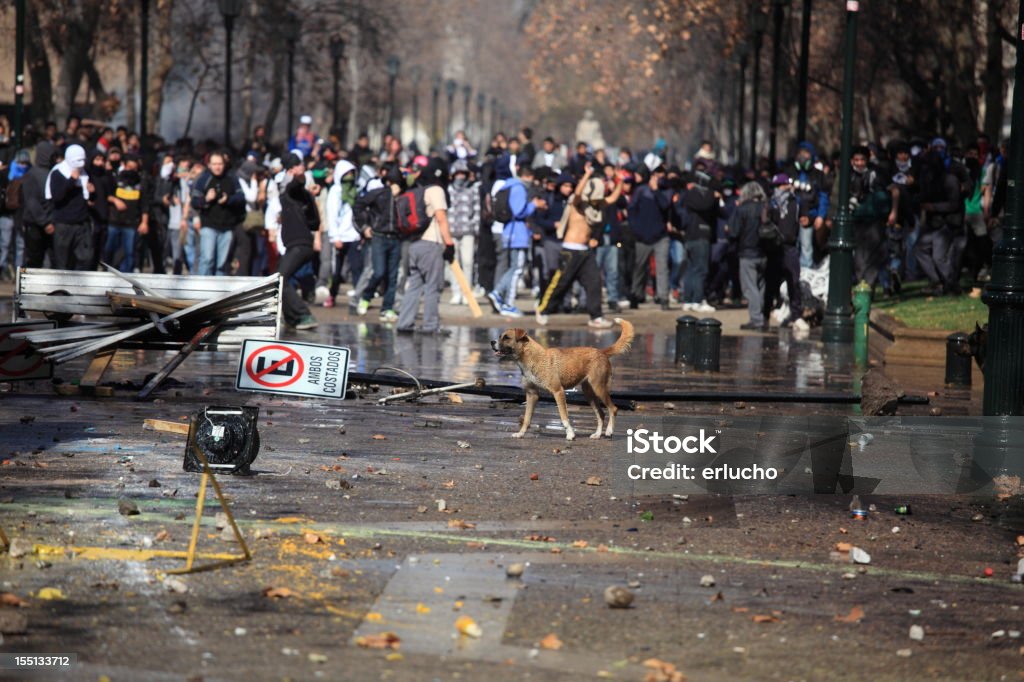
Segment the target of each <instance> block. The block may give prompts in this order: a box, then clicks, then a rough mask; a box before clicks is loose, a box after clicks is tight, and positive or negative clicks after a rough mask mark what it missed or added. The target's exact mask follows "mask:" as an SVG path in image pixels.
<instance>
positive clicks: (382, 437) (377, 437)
mask: <svg viewBox="0 0 1024 682" xmlns="http://www.w3.org/2000/svg"><path fill="white" fill-rule="evenodd" d="M373 439H374V440H387V439H388V437H387V436H385V435H384V434H383V433H375V434H373Z"/></svg>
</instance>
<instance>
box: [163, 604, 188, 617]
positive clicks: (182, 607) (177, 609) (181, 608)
mask: <svg viewBox="0 0 1024 682" xmlns="http://www.w3.org/2000/svg"><path fill="white" fill-rule="evenodd" d="M187 610H188V604H186V603H185V602H183V601H181V600H176V601H173V602H171V605H170V606H168V607H167V613H169V614H171V615H172V616H179V615H181V614H183V613H185V611H187Z"/></svg>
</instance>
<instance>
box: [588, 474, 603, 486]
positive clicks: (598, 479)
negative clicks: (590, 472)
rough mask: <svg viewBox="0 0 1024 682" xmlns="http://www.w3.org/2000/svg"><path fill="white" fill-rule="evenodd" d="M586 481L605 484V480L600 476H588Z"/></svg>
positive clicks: (593, 483)
mask: <svg viewBox="0 0 1024 682" xmlns="http://www.w3.org/2000/svg"><path fill="white" fill-rule="evenodd" d="M584 483H585V484H586V485H603V484H604V481H602V480H601V477H600V476H587V480H586V481H584Z"/></svg>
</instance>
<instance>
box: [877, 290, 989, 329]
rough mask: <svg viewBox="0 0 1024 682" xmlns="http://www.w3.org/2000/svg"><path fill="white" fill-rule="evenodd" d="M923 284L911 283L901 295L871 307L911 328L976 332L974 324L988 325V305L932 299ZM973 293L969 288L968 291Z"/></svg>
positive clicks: (953, 298)
mask: <svg viewBox="0 0 1024 682" xmlns="http://www.w3.org/2000/svg"><path fill="white" fill-rule="evenodd" d="M926 286H927V284H926V283H924V282H910V283H908V284H906V285H905V286H904V287H903V291H902V292H901V293H900V295H899V296H894V297H892V298H882V299H880V300H876V301H874V302H873V303H872V304H871V305H872V306H873V307H875V308H877V309H879V310H881V311H884V312H885V313H886V314H887V315H890V316H892V317H894V318H896V319H897V320H899V321H900V322H902V323H903V324H905V325H907V326H908V327H914V328H917V329H944V330H948V331H951V332H955V331H965V332H971V331H973V330H974V324H975V323H978V324H980V325H984V324H985V323H986V322H988V306H987V305H985V304H984V303H982V302H981V299H980V298H970V297H969V296H967V295H966V294H965V295H963V296H939V297H931V296H927V295H925V293H924V289H925V287H926ZM965 291H970V286H969V285H968V287H967V288H966V289H965Z"/></svg>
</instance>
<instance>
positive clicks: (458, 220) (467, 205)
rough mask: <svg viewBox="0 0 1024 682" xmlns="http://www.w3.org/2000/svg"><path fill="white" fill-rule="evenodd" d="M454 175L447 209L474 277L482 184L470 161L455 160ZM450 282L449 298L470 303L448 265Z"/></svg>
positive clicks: (464, 264) (463, 263) (461, 257)
mask: <svg viewBox="0 0 1024 682" xmlns="http://www.w3.org/2000/svg"><path fill="white" fill-rule="evenodd" d="M453 170H454V177H453V178H452V184H451V186H450V187H449V188H448V196H449V197H450V199H451V209H450V210H449V211H448V227H449V229H450V230H451V233H452V239H454V240H455V250H456V252H457V256H458V259H459V265H461V266H462V272H463V273H465V275H466V277H467V278H470V279H472V277H473V256H474V254H475V253H476V233H477V230H478V229H480V184H479V183H478V182H474V181H473V180H472V179H471V173H470V170H469V164H468V163H466V162H465V161H462V160H460V161H456V162H455V165H454V167H453ZM448 275H449V276H448V283H449V284H450V285H451V288H452V297H451V300H450V301H448V302H449V303H451V304H453V305H460V304H465V303H467V301H466V299H465V297H464V296H463V295H462V289H461V288H460V287H459V285H458V282H456V281H455V275H454V273H452V272H451V270H450V269H449V272H448Z"/></svg>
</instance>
